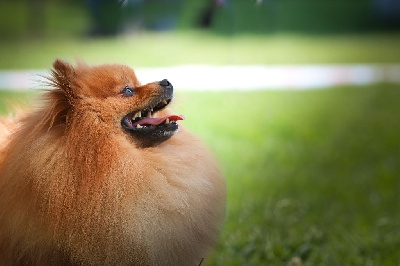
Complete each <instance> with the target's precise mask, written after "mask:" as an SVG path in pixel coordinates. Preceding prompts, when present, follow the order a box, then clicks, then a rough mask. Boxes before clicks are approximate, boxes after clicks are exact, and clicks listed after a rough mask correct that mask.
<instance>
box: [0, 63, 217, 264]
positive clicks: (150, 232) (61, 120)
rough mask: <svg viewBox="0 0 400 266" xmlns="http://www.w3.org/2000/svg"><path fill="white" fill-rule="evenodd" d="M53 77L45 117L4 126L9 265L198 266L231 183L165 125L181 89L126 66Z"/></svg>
mask: <svg viewBox="0 0 400 266" xmlns="http://www.w3.org/2000/svg"><path fill="white" fill-rule="evenodd" d="M53 67H54V69H53V70H52V75H51V77H50V78H49V81H50V82H49V83H50V85H51V86H52V87H54V88H53V89H51V90H49V91H48V92H46V94H45V97H46V99H47V101H46V103H45V104H44V105H43V107H42V108H41V109H38V110H36V111H34V112H32V113H30V114H28V115H26V116H24V117H23V118H22V119H20V120H18V121H17V122H16V123H15V124H7V123H5V122H2V123H0V129H1V130H2V132H1V134H0V141H1V143H0V147H1V150H0V264H1V265H199V263H200V262H201V261H202V258H203V257H204V256H205V254H206V252H207V250H208V249H209V248H210V246H212V244H213V242H214V241H215V238H216V236H217V234H218V231H219V227H220V225H221V223H222V219H223V215H224V205H225V183H224V181H223V179H222V178H221V175H220V173H219V171H218V169H217V167H216V165H215V163H214V161H213V159H212V157H210V156H209V154H208V151H207V150H206V149H205V148H204V147H203V146H202V144H201V142H199V141H198V140H197V139H196V138H195V137H194V136H193V135H191V134H190V133H188V132H187V131H185V130H184V129H183V128H180V129H179V132H178V127H180V126H178V124H177V120H182V119H183V118H184V117H183V116H177V115H169V114H168V113H167V111H166V107H167V106H168V104H169V103H170V102H171V100H172V98H173V88H172V85H171V84H170V83H169V82H168V81H167V80H162V81H160V82H154V83H150V84H146V85H140V83H139V82H138V81H137V79H136V77H135V74H134V72H133V70H132V69H130V68H128V67H126V66H122V65H101V66H93V67H90V66H87V65H85V64H84V63H78V65H77V66H76V67H73V66H71V65H69V64H68V63H66V62H64V61H61V60H56V61H55V62H54V64H53ZM8 131H10V133H9V134H8ZM11 132H12V133H11Z"/></svg>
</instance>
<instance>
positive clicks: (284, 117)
mask: <svg viewBox="0 0 400 266" xmlns="http://www.w3.org/2000/svg"><path fill="white" fill-rule="evenodd" d="M21 96H24V97H25V94H23V95H16V94H12V93H8V94H5V93H4V92H0V107H1V108H2V109H0V111H1V112H2V113H5V109H4V107H3V105H4V102H5V101H9V100H10V99H11V101H13V99H14V100H15V99H16V98H15V97H17V98H18V99H19V98H20V97H21ZM399 102H400V86H399V85H384V84H383V85H373V86H365V87H338V88H332V89H327V90H310V91H303V92H294V91H293V92H292V91H253V92H238V91H231V92H184V91H181V92H178V98H177V101H176V103H175V106H174V107H173V108H174V109H175V111H176V112H178V113H181V114H184V115H185V116H186V117H187V119H186V120H185V121H182V123H183V124H185V125H186V126H187V127H189V128H190V129H191V130H192V131H194V132H195V133H196V134H198V135H199V136H200V137H201V138H203V139H204V140H205V141H206V143H207V144H208V145H209V146H210V147H211V148H212V150H214V152H215V153H216V154H217V156H218V158H219V161H220V164H221V167H222V170H223V172H224V174H225V176H226V180H227V184H228V206H227V214H226V222H225V225H224V227H223V230H222V234H221V237H220V239H219V242H218V245H217V247H216V250H215V251H214V253H213V254H212V256H211V257H210V258H208V259H207V260H206V262H205V264H206V265H287V263H288V262H290V261H292V260H293V261H295V260H296V259H297V260H298V259H301V261H302V262H303V264H304V265H398V264H399V263H400V252H399V249H400V212H399V202H400V179H399V173H400V138H399V132H400V122H399V117H400V105H399ZM294 258H296V259H294Z"/></svg>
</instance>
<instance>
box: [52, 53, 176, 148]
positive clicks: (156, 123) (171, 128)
mask: <svg viewBox="0 0 400 266" xmlns="http://www.w3.org/2000/svg"><path fill="white" fill-rule="evenodd" d="M53 67H54V69H53V70H52V72H51V77H50V78H49V81H50V85H51V86H53V87H54V89H53V90H51V91H50V92H49V96H50V100H51V102H53V104H52V108H51V110H49V114H48V115H49V118H48V119H47V120H50V121H51V122H50V124H49V127H50V128H52V127H54V126H65V128H66V129H68V127H74V126H75V127H77V126H78V127H79V126H84V125H83V124H82V123H84V122H83V121H86V122H85V123H88V121H90V123H91V126H92V127H93V129H96V130H97V131H98V133H99V134H100V133H105V134H107V132H108V133H112V132H116V131H123V132H124V133H126V134H129V136H131V137H132V139H133V140H134V141H135V143H136V144H137V145H138V146H140V147H148V146H154V145H157V144H159V143H161V142H163V141H165V140H167V139H169V138H170V137H171V136H172V135H174V134H175V133H176V132H177V130H178V127H179V126H178V124H177V122H176V121H177V120H183V119H184V117H183V116H181V115H168V113H167V112H166V111H165V108H166V107H167V106H168V105H169V104H170V102H171V101H172V98H173V86H172V84H171V83H170V82H169V81H168V80H166V79H163V80H161V81H157V82H153V83H149V84H146V85H141V84H140V83H139V82H138V80H137V78H136V76H135V73H134V71H133V70H132V69H131V68H129V67H127V66H124V65H100V66H88V65H86V64H84V63H82V62H80V63H78V65H77V66H76V67H73V66H71V65H70V64H68V63H67V62H64V61H62V60H59V59H57V60H56V61H55V62H54V63H53ZM81 120H82V121H81Z"/></svg>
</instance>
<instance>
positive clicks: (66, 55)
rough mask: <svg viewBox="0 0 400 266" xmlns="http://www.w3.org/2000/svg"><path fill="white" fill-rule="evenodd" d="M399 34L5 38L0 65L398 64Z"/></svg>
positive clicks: (193, 33) (192, 33)
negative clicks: (58, 62) (59, 62)
mask: <svg viewBox="0 0 400 266" xmlns="http://www.w3.org/2000/svg"><path fill="white" fill-rule="evenodd" d="M398 47H400V34H399V33H392V34H384V33H379V34H378V33H377V34H357V35H335V36H334V35H325V36H316V35H293V34H277V35H238V36H233V37H227V36H222V35H213V34H210V33H206V32H200V31H188V32H171V33H142V34H139V35H136V36H130V37H126V38H125V37H119V38H116V39H115V38H113V39H111V38H110V39H82V38H72V37H71V38H66V37H59V38H57V39H53V38H47V39H26V40H19V41H13V40H9V39H4V40H0V57H1V60H0V69H29V68H34V69H36V68H49V67H50V66H51V63H52V62H53V61H54V59H55V58H56V57H59V58H62V59H68V60H70V61H74V59H75V57H77V58H81V59H83V60H85V61H87V62H89V63H91V64H95V63H112V62H115V63H123V64H129V65H130V66H132V67H149V66H152V67H154V66H171V65H181V64H208V65H209V64H216V65H227V64H239V65H247V64H340V63H398V62H400V53H399V52H398Z"/></svg>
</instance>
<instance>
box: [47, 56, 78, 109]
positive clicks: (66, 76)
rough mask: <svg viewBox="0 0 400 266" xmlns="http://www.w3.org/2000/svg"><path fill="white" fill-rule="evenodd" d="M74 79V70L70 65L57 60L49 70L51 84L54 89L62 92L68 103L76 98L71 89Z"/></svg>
mask: <svg viewBox="0 0 400 266" xmlns="http://www.w3.org/2000/svg"><path fill="white" fill-rule="evenodd" d="M75 77H76V73H75V70H74V68H73V67H72V66H71V65H70V64H68V63H67V62H66V61H63V60H61V59H58V58H57V59H56V60H55V61H54V63H53V69H52V70H51V82H52V83H53V86H54V87H56V89H60V90H62V91H63V92H64V94H65V96H66V97H67V98H68V100H69V101H73V99H74V98H75V97H76V95H75V94H74V91H73V88H72V83H73V81H74V79H75Z"/></svg>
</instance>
